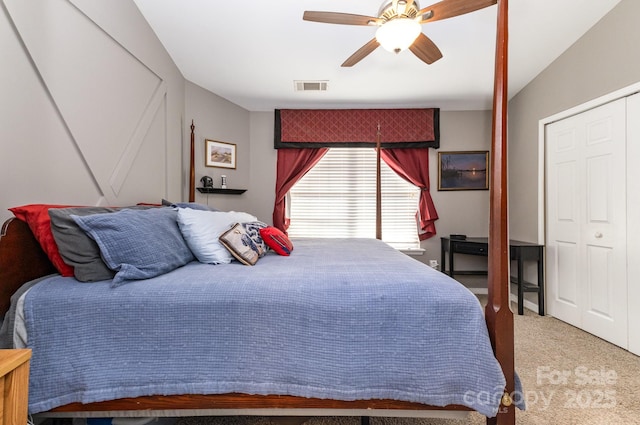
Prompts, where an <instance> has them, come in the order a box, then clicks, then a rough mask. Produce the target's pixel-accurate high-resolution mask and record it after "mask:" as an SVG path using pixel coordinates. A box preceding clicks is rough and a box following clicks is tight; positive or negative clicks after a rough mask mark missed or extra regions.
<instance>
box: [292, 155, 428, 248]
mask: <svg viewBox="0 0 640 425" xmlns="http://www.w3.org/2000/svg"><path fill="white" fill-rule="evenodd" d="M381 177H382V240H383V241H385V242H387V243H389V244H390V245H392V246H394V247H396V248H400V249H402V248H419V246H420V242H419V240H418V231H417V226H416V218H415V216H416V212H417V210H418V198H419V194H420V189H418V188H417V187H415V186H414V185H412V184H411V183H408V182H406V181H405V180H403V179H402V178H401V177H400V176H398V175H397V174H396V173H395V172H393V170H391V168H389V166H388V165H387V164H385V163H384V161H382V162H381ZM288 205H289V208H290V210H289V216H290V218H291V225H290V227H289V229H288V233H289V235H290V236H291V237H325V238H330V237H351V238H358V237H366V238H375V234H376V151H375V149H371V148H334V149H329V152H327V154H326V155H325V156H324V157H323V158H322V159H321V160H320V161H319V162H318V163H317V164H316V166H315V167H313V169H311V170H310V171H309V172H308V173H307V174H306V175H305V176H304V177H303V178H302V179H300V180H299V181H298V182H297V183H296V184H295V186H294V187H293V188H292V189H291V190H290V191H289V200H288Z"/></svg>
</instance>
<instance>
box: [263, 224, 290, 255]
mask: <svg viewBox="0 0 640 425" xmlns="http://www.w3.org/2000/svg"><path fill="white" fill-rule="evenodd" d="M260 237H262V240H263V241H264V243H266V244H267V246H268V247H269V248H271V249H273V250H274V251H275V252H277V253H278V254H280V255H289V254H291V251H293V244H292V243H291V240H289V238H288V237H287V235H285V234H284V233H282V231H281V230H280V229H276V228H275V227H271V226H269V227H265V228H264V229H260Z"/></svg>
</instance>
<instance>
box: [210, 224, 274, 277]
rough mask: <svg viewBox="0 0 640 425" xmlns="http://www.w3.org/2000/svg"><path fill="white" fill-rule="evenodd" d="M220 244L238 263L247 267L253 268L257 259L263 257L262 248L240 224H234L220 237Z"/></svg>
mask: <svg viewBox="0 0 640 425" xmlns="http://www.w3.org/2000/svg"><path fill="white" fill-rule="evenodd" d="M220 243H221V244H222V245H224V246H225V247H226V248H227V249H228V250H229V252H230V253H231V255H233V256H234V257H235V258H236V259H237V260H238V261H240V262H241V263H242V264H245V265H247V266H253V265H254V264H255V263H256V262H257V261H258V258H260V257H262V256H263V255H264V250H263V249H262V247H261V246H260V245H258V244H256V243H255V242H254V240H253V239H251V237H250V236H249V235H248V234H247V229H246V228H245V227H244V225H242V224H241V223H236V224H235V225H233V227H231V229H229V230H227V231H226V232H224V233H223V234H222V235H220Z"/></svg>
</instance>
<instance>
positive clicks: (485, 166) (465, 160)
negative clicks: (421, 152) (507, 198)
mask: <svg viewBox="0 0 640 425" xmlns="http://www.w3.org/2000/svg"><path fill="white" fill-rule="evenodd" d="M487 189H489V151H469V152H438V190H487Z"/></svg>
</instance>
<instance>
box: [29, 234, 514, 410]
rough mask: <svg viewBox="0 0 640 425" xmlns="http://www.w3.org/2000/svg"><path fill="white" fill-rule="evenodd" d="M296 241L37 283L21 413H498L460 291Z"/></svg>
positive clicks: (477, 318) (427, 273) (473, 316)
mask: <svg viewBox="0 0 640 425" xmlns="http://www.w3.org/2000/svg"><path fill="white" fill-rule="evenodd" d="M294 246H295V249H294V251H293V253H292V255H291V256H290V257H281V256H278V255H276V254H275V253H273V252H270V253H269V254H267V255H266V256H265V257H263V258H261V259H260V261H259V262H258V263H257V264H256V265H255V266H254V267H250V266H244V265H242V264H240V263H237V262H236V263H232V264H221V265H207V264H200V263H197V262H193V263H190V264H188V265H186V266H184V267H182V268H179V269H177V270H174V271H172V272H170V273H168V274H165V275H163V276H159V277H157V278H153V279H149V280H142V281H135V282H130V283H126V284H124V285H122V286H120V287H117V288H111V287H110V284H109V283H110V282H109V281H104V282H94V283H79V282H77V281H76V280H75V279H73V278H63V277H59V276H57V277H53V278H50V279H47V280H45V281H43V282H41V283H39V284H37V285H35V286H34V287H33V288H32V289H31V290H30V291H29V293H28V294H27V297H26V300H25V316H26V321H27V322H26V326H27V331H28V336H29V337H28V338H29V343H28V345H29V348H31V349H33V358H32V361H31V380H30V387H29V412H30V413H37V412H42V411H46V410H49V409H52V408H54V407H56V406H60V405H64V404H68V403H71V402H82V403H89V402H95V401H102V400H109V399H115V398H122V397H137V396H143V395H152V394H164V395H170V394H185V393H197V394H212V393H231V392H238V393H250V394H291V395H297V396H303V397H318V398H332V399H341V400H354V399H372V398H376V399H377V398H381V399H387V398H388V399H397V400H406V401H413V402H420V403H427V404H432V405H439V406H443V405H447V404H462V405H467V406H469V407H471V408H473V409H475V410H477V411H479V412H480V413H482V414H485V415H488V416H494V415H495V414H496V412H497V408H498V403H499V395H500V394H501V393H502V389H503V388H504V384H505V380H504V377H503V375H502V371H501V369H500V366H499V364H498V362H497V361H496V359H495V358H494V356H493V354H492V351H491V346H490V343H489V339H488V336H487V330H486V325H485V321H484V317H483V311H482V308H481V306H480V304H479V302H478V300H477V299H476V297H475V296H474V295H473V294H471V293H470V292H469V291H468V290H467V289H465V288H464V287H463V286H462V285H460V284H459V283H457V282H456V281H454V280H452V279H451V278H449V277H448V276H445V275H444V274H442V273H440V272H438V271H435V270H433V269H431V268H429V267H427V266H425V265H424V264H422V263H420V262H418V261H416V260H415V259H412V258H410V257H408V256H406V255H404V254H402V253H399V252H397V251H396V250H394V249H393V248H390V247H389V246H387V245H386V244H384V243H382V242H379V241H376V240H369V239H314V240H310V239H297V240H294ZM495 394H498V395H497V396H494V395H495ZM476 395H484V396H482V397H479V396H476ZM488 395H490V396H488Z"/></svg>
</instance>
